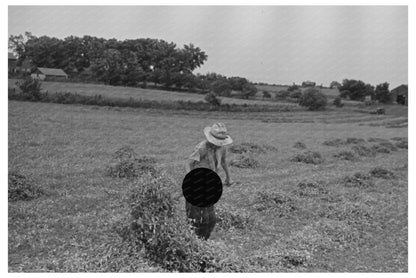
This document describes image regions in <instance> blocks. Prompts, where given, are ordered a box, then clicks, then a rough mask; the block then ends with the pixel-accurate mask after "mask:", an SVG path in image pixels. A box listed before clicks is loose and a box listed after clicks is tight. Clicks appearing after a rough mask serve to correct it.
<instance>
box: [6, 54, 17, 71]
mask: <svg viewBox="0 0 416 278" xmlns="http://www.w3.org/2000/svg"><path fill="white" fill-rule="evenodd" d="M8 55H9V56H8V62H9V73H15V72H16V67H17V57H16V56H15V55H14V54H13V53H11V52H9V54H8Z"/></svg>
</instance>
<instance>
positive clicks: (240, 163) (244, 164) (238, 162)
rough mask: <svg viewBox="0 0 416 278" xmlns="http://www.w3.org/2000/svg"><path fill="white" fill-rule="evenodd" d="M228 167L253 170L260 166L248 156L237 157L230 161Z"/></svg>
mask: <svg viewBox="0 0 416 278" xmlns="http://www.w3.org/2000/svg"><path fill="white" fill-rule="evenodd" d="M230 165H231V166H234V167H237V168H251V169H254V168H258V167H259V166H260V163H259V162H258V161H257V160H256V159H254V158H252V157H250V156H246V155H240V156H237V157H236V158H234V159H232V160H231V161H230Z"/></svg>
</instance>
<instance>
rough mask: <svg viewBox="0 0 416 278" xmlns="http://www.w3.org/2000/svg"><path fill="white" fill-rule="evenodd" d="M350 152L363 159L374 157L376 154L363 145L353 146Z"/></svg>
mask: <svg viewBox="0 0 416 278" xmlns="http://www.w3.org/2000/svg"><path fill="white" fill-rule="evenodd" d="M352 150H353V151H354V152H355V153H356V154H358V155H359V156H364V157H374V156H375V155H376V154H377V152H376V151H375V150H374V149H373V148H370V147H367V146H364V145H356V146H353V147H352Z"/></svg>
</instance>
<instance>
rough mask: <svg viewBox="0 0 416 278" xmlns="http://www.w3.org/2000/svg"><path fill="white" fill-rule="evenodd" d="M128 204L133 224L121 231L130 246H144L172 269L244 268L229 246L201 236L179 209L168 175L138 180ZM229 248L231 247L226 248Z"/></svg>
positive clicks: (153, 256)
mask: <svg viewBox="0 0 416 278" xmlns="http://www.w3.org/2000/svg"><path fill="white" fill-rule="evenodd" d="M138 185H139V186H138V187H137V188H136V189H135V190H134V191H133V193H132V195H131V197H130V199H129V205H130V209H131V223H130V225H129V226H128V227H126V228H125V229H123V230H122V231H121V232H120V235H121V236H122V237H123V238H124V240H126V241H128V242H129V243H130V244H131V245H133V246H135V245H137V246H142V247H144V249H145V253H146V257H147V258H149V259H150V260H152V261H154V262H156V263H157V264H159V265H160V266H162V267H163V268H165V269H166V270H169V271H180V272H201V271H202V272H213V271H221V272H225V271H241V270H242V268H241V267H239V266H238V264H237V262H231V261H230V254H229V252H226V250H225V249H226V247H225V246H221V245H220V244H217V243H215V242H212V241H208V242H207V241H204V240H201V239H199V238H198V237H197V236H196V235H195V233H194V232H193V230H192V229H193V228H192V226H191V225H190V223H189V222H188V221H187V220H186V219H184V217H183V216H180V215H179V214H178V213H177V211H176V202H175V200H174V199H173V197H172V196H173V191H172V190H174V189H175V187H176V186H175V185H174V184H173V182H172V181H171V180H170V179H169V178H168V177H166V176H164V175H160V176H158V177H156V178H150V177H146V178H145V179H143V180H140V181H139V182H138ZM227 251H229V249H228V250H227Z"/></svg>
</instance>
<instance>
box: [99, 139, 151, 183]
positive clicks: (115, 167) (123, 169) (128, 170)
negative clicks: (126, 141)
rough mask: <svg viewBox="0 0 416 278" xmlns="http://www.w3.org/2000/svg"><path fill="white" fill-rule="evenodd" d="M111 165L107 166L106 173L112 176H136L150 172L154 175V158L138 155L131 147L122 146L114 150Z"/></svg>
mask: <svg viewBox="0 0 416 278" xmlns="http://www.w3.org/2000/svg"><path fill="white" fill-rule="evenodd" d="M113 160H114V161H116V162H113V163H112V165H111V166H110V167H109V168H108V170H107V172H108V175H109V176H111V177H114V178H137V177H140V176H142V175H147V174H150V175H152V176H156V174H157V173H158V171H157V170H156V168H155V163H156V160H155V159H154V158H151V157H147V156H143V157H138V156H137V154H136V153H135V152H134V150H133V149H132V148H131V147H128V146H126V147H122V148H121V149H119V150H118V151H116V153H115V155H114V157H113Z"/></svg>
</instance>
